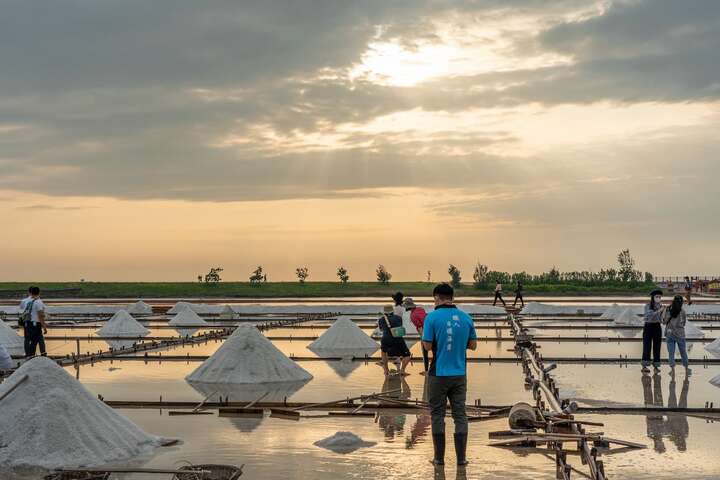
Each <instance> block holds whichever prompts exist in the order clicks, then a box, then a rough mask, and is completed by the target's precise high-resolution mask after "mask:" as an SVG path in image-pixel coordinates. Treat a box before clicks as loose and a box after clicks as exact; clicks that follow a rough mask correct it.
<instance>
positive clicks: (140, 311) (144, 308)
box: [127, 300, 153, 315]
mask: <svg viewBox="0 0 720 480" xmlns="http://www.w3.org/2000/svg"><path fill="white" fill-rule="evenodd" d="M127 312H128V313H130V314H132V315H152V313H153V309H152V307H151V306H150V305H148V304H147V303H145V302H143V301H142V300H140V301H138V302H135V303H133V304H130V305H128V309H127Z"/></svg>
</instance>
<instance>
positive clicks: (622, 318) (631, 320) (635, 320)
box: [613, 308, 645, 327]
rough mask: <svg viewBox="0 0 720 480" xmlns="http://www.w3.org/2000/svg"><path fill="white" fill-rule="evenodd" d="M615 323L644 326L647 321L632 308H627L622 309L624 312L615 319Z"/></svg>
mask: <svg viewBox="0 0 720 480" xmlns="http://www.w3.org/2000/svg"><path fill="white" fill-rule="evenodd" d="M613 323H614V324H615V325H632V326H636V327H642V326H643V324H644V323H645V322H644V321H643V319H642V318H640V317H638V316H637V315H635V314H634V313H633V311H632V310H631V309H630V308H626V309H625V310H623V311H622V313H620V314H619V315H617V316H616V317H615V318H614V319H613Z"/></svg>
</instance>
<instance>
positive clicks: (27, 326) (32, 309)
mask: <svg viewBox="0 0 720 480" xmlns="http://www.w3.org/2000/svg"><path fill="white" fill-rule="evenodd" d="M29 292H30V296H29V297H27V298H26V299H24V300H23V301H22V302H20V315H21V318H22V319H23V330H24V334H25V356H26V357H33V356H35V352H36V351H37V347H38V345H39V346H40V354H41V355H43V356H46V355H47V352H46V351H45V337H44V336H43V334H47V324H46V323H45V304H44V303H43V301H42V300H40V288H38V287H30V290H29Z"/></svg>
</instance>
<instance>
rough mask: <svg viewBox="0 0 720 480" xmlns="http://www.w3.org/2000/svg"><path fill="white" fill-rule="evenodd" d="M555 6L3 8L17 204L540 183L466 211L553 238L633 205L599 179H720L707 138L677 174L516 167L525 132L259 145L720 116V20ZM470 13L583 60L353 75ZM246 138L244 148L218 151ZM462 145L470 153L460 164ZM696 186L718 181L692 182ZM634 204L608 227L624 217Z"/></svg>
mask: <svg viewBox="0 0 720 480" xmlns="http://www.w3.org/2000/svg"><path fill="white" fill-rule="evenodd" d="M552 3H553V7H552V9H548V7H547V5H548V3H547V2H541V1H532V0H524V1H499V0H498V1H488V2H451V1H438V2H418V1H392V2H388V1H370V0H368V1H363V2H336V1H330V0H328V1H317V0H313V1H310V0H297V1H293V2H273V1H243V2H235V1H232V2H231V1H220V2H195V1H178V0H174V1H151V2H148V1H136V0H126V1H123V2H86V1H79V0H77V1H67V0H65V1H58V2H49V3H46V2H38V1H32V0H17V1H12V0H11V1H7V2H2V15H0V65H3V66H4V68H3V69H2V72H0V169H1V170H2V174H0V188H5V189H13V190H20V191H29V192H40V193H49V194H52V195H80V196H111V197H116V198H123V199H148V198H172V199H184V200H211V201H235V200H267V199H287V198H346V197H352V196H366V195H369V193H368V189H378V188H393V187H423V188H445V189H448V188H456V189H459V191H461V192H463V193H464V194H465V193H467V192H471V193H472V192H480V191H482V192H488V193H493V192H500V191H506V190H507V189H511V188H514V189H517V190H518V191H519V192H532V191H534V192H537V191H538V190H537V189H538V185H537V182H538V181H539V182H540V183H541V184H544V185H546V186H547V188H548V190H547V192H551V193H544V194H538V193H535V194H530V193H526V194H522V193H521V194H520V196H518V200H517V201H507V200H504V201H503V203H501V204H499V203H497V202H496V203H492V202H491V203H488V202H487V201H480V202H475V201H470V203H463V204H461V205H455V211H456V212H465V213H467V214H474V213H479V212H481V213H482V212H485V210H486V209H488V208H489V210H490V211H494V212H496V213H497V212H499V214H501V215H502V216H508V217H513V216H514V217H516V218H518V217H519V218H522V217H523V216H524V215H529V216H531V217H533V218H535V219H537V218H545V215H546V214H548V213H550V214H552V212H555V213H557V214H562V215H565V216H567V218H574V216H576V215H573V212H572V211H567V209H568V208H571V207H569V206H565V207H562V208H560V207H557V205H561V204H562V203H563V202H564V201H565V202H567V201H568V200H569V199H573V200H574V199H577V198H580V199H583V200H582V201H581V202H579V203H573V204H572V205H582V204H583V202H590V203H591V204H595V205H596V204H602V202H601V199H602V198H603V196H604V195H608V194H609V195H613V196H615V195H617V194H618V193H619V192H616V191H613V190H612V189H611V190H608V188H610V187H608V184H607V183H602V182H599V183H592V182H588V180H589V179H592V178H601V177H609V178H619V179H620V180H617V181H616V182H615V183H614V185H616V187H615V188H619V187H617V186H618V185H626V186H627V188H631V186H632V185H633V184H635V185H637V184H640V185H643V184H644V180H643V179H645V178H650V177H652V178H655V177H657V175H656V174H655V173H656V172H655V170H658V169H659V167H658V165H660V164H662V165H664V166H663V167H662V170H663V171H664V176H668V175H669V176H671V177H675V178H676V179H681V180H678V181H679V182H680V183H679V184H677V185H676V186H675V187H673V188H672V189H666V190H663V191H664V192H665V193H666V194H667V195H669V196H671V197H672V198H673V202H676V201H677V202H681V201H682V198H683V197H684V196H685V197H686V196H687V195H688V194H691V192H698V187H699V186H702V187H706V186H707V182H709V179H713V178H720V177H719V176H718V174H720V172H719V171H718V169H719V167H718V166H717V163H718V162H717V153H718V151H717V147H716V146H715V143H716V142H715V139H714V138H713V137H714V136H713V135H712V134H711V133H709V132H706V131H704V130H703V131H700V132H699V133H698V132H692V131H691V132H685V131H677V132H675V131H673V132H663V138H667V137H668V136H670V137H673V138H674V137H677V138H676V140H675V141H673V142H670V143H671V144H672V145H675V144H676V145H683V150H682V151H679V149H677V148H675V149H672V151H674V152H676V153H677V154H678V155H683V154H684V153H685V152H691V153H690V154H688V155H686V156H685V158H684V159H683V160H682V167H678V163H676V162H677V160H676V159H673V161H667V162H664V161H663V158H665V157H664V156H663V155H666V152H667V151H668V142H667V140H653V139H647V141H646V142H644V143H642V146H641V147H637V148H636V147H633V148H632V149H630V148H627V149H622V153H623V155H628V156H618V155H610V154H608V153H609V152H607V151H605V152H584V154H585V155H587V157H586V158H588V160H585V159H583V160H576V161H575V162H573V161H572V159H560V158H558V157H557V156H552V157H549V156H539V157H538V158H529V159H518V158H513V157H509V156H504V155H502V154H498V153H497V152H498V150H499V149H501V147H502V146H503V145H508V146H511V145H512V144H513V143H514V142H515V141H516V139H515V137H514V134H513V132H510V131H497V132H494V133H493V134H488V135H470V136H466V137H462V136H458V135H457V134H453V132H446V133H445V134H441V135H438V138H436V139H433V140H434V141H433V142H432V146H431V147H430V150H429V151H424V150H423V142H420V141H419V140H417V139H414V138H412V137H411V136H409V135H407V136H406V135H403V134H402V133H399V134H398V133H393V134H389V133H380V134H377V135H368V134H357V135H354V136H353V135H347V136H345V137H343V138H342V140H341V141H342V142H344V143H343V144H342V145H341V147H342V148H337V149H334V150H321V151H317V150H313V149H307V150H303V149H286V148H282V147H277V146H274V145H273V144H272V142H270V141H268V139H267V138H264V137H263V135H262V134H261V133H259V132H258V126H261V127H262V128H265V129H268V130H270V131H272V132H276V133H278V134H281V135H285V136H288V137H290V138H302V137H303V136H304V135H306V134H313V133H327V134H332V133H334V125H337V124H339V123H356V124H361V123H363V122H367V121H370V120H372V119H373V118H376V117H378V116H382V115H387V114H390V113H393V112H397V111H404V110H408V109H413V108H422V109H424V110H427V111H443V112H462V111H464V110H467V109H469V108H487V109H492V108H495V107H503V108H516V107H522V106H524V105H528V104H541V105H545V106H555V105H562V104H591V103H594V102H599V101H609V102H613V103H621V104H631V103H636V102H674V103H685V102H695V101H716V100H720V81H719V80H718V78H720V61H719V60H718V55H717V52H718V51H719V49H720V2H717V1H712V0H705V1H700V0H697V1H694V0H691V1H688V2H677V1H673V0H657V1H650V0H645V1H627V2H615V3H614V4H613V5H612V6H611V7H610V8H609V9H608V10H607V11H606V12H605V13H604V14H603V15H599V16H590V17H586V18H584V19H583V20H581V21H570V22H566V21H563V20H562V19H561V15H563V14H566V13H568V12H572V11H581V10H582V11H585V10H587V9H588V8H590V7H592V5H593V4H594V3H595V2H592V1H589V0H588V1H579V0H578V1H563V2H552ZM451 14H452V15H460V16H462V17H463V18H472V17H473V16H478V18H482V16H483V15H488V14H493V15H496V16H497V15H506V16H507V17H508V18H512V17H513V16H515V15H524V16H533V15H543V16H544V18H546V21H545V25H546V26H545V27H544V29H543V30H542V31H541V32H540V33H539V34H537V35H535V34H534V33H513V34H512V35H514V37H513V38H511V40H512V45H513V48H514V49H515V50H516V51H515V54H517V55H520V56H522V55H523V54H524V53H523V52H525V51H527V52H549V53H558V54H562V55H565V56H567V57H569V58H570V59H572V61H571V63H569V64H568V65H563V66H553V67H546V68H538V69H534V70H527V69H525V70H514V71H508V72H496V73H488V74H482V75H474V76H465V77H463V76H460V77H454V78H450V79H447V78H446V79H440V80H437V81H430V82H427V83H423V84H420V85H418V86H416V87H391V86H382V85H378V84H374V83H370V82H367V81H363V80H357V81H355V82H351V81H349V80H348V79H347V78H346V77H344V76H343V74H344V73H347V71H349V69H350V68H351V67H352V66H353V65H354V64H356V63H357V62H359V61H360V59H361V56H362V54H363V52H364V51H365V50H366V47H367V45H368V43H369V42H371V41H373V40H378V39H380V40H383V39H385V40H389V39H399V41H403V42H409V44H410V45H411V46H412V39H414V38H432V35H433V34H434V30H433V29H434V26H433V25H434V23H433V22H434V21H435V20H437V19H442V18H443V17H444V16H445V15H451ZM379 26H382V28H379ZM379 32H381V33H379ZM509 35H510V34H509ZM322 72H329V74H328V75H325V76H321V75H320V74H321V73H322ZM3 125H5V126H12V127H13V128H7V129H6V130H3V128H2V127H3ZM230 134H232V135H235V136H237V137H238V138H241V139H242V140H243V143H242V144H241V145H239V146H238V147H237V148H218V147H217V146H216V145H213V142H216V141H217V139H218V138H221V137H223V136H226V135H230ZM569 135H570V136H571V135H572V132H571V131H569ZM453 146H458V147H462V151H463V153H462V154H453V155H450V154H447V153H446V152H445V149H448V148H451V147H453ZM489 147H494V148H493V149H492V151H493V152H494V153H489V150H488V148H489ZM606 147H607V148H608V149H612V148H613V146H611V145H607V146H606ZM619 152H620V150H618V153H619ZM639 157H642V158H643V160H642V161H637V160H636V159H637V158H639ZM591 158H594V159H595V160H594V161H591ZM657 162H659V163H657ZM692 171H696V172H698V173H699V174H700V175H701V176H699V177H698V176H695V177H693V176H690V177H687V176H683V175H682V173H683V172H692ZM439 172H441V173H440V174H439ZM638 182H639V183H638ZM568 185H569V186H568ZM574 185H583V187H582V188H579V187H575V186H574ZM639 188H643V187H642V186H641V187H639ZM523 195H526V196H525V197H524V200H523ZM527 195H529V197H528V196H527ZM633 198H634V199H635V201H634V203H635V204H636V205H640V207H637V208H635V207H631V208H632V209H633V211H634V212H635V213H634V214H633V215H632V218H631V220H632V221H636V220H637V219H638V218H640V217H643V216H645V214H647V215H648V216H651V215H650V212H648V209H649V208H650V205H651V204H652V195H650V194H649V193H648V195H643V196H641V197H639V198H636V197H633ZM516 202H517V203H516ZM528 202H530V203H532V204H533V205H534V207H533V208H526V207H527V205H528ZM614 202H615V203H617V202H618V201H617V200H615V201H614ZM615 203H613V205H612V208H608V210H607V211H608V212H617V211H622V209H621V208H620V207H621V205H616V204H615ZM631 203H633V202H631ZM543 205H544V207H543ZM553 205H555V207H553ZM505 209H507V210H505ZM626 210H627V207H626ZM523 213H524V215H523Z"/></svg>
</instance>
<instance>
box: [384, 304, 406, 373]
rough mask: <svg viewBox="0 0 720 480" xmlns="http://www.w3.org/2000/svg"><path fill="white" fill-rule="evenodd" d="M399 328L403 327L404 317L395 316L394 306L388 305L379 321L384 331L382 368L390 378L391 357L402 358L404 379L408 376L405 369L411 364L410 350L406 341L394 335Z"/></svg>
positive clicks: (401, 369)
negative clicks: (389, 363)
mask: <svg viewBox="0 0 720 480" xmlns="http://www.w3.org/2000/svg"><path fill="white" fill-rule="evenodd" d="M398 327H402V317H400V316H397V315H395V313H394V307H393V306H392V305H386V306H385V307H384V308H383V314H382V316H381V317H380V319H379V320H378V328H380V330H381V331H382V339H381V340H380V351H381V352H382V367H383V371H384V372H385V376H386V377H389V376H390V369H389V368H388V362H389V360H390V357H394V358H396V357H400V358H401V359H402V360H401V362H400V375H401V376H403V377H404V376H406V375H408V373H406V372H405V369H406V368H407V366H408V364H409V363H410V350H409V349H408V347H407V344H406V343H405V339H403V338H402V337H396V336H394V335H393V330H394V329H395V328H398Z"/></svg>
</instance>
